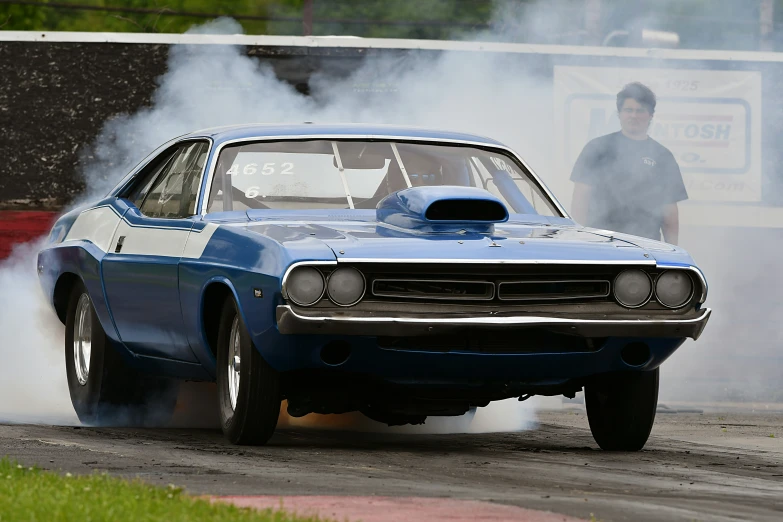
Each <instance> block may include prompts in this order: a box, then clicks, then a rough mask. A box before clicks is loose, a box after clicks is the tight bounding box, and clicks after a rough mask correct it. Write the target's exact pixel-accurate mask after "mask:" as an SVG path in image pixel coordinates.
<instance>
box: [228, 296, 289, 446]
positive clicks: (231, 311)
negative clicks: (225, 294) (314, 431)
mask: <svg viewBox="0 0 783 522" xmlns="http://www.w3.org/2000/svg"><path fill="white" fill-rule="evenodd" d="M237 366H238V369H237ZM217 390H218V401H219V409H220V425H221V428H222V429H223V434H224V435H225V436H226V438H227V439H228V440H229V441H230V442H231V443H233V444H242V445H250V446H260V445H263V444H266V442H267V441H268V440H269V439H270V437H272V434H273V433H274V431H275V428H276V427H277V420H278V417H279V416H280V403H281V397H280V378H279V376H278V373H277V372H276V371H275V370H274V369H273V368H272V367H271V366H269V364H267V362H266V361H265V360H264V358H263V357H261V354H260V353H259V352H258V350H257V349H256V347H255V346H254V345H253V341H252V340H251V339H250V334H249V333H248V331H247V327H246V326H245V323H244V321H242V316H241V315H240V314H239V312H238V308H237V304H236V302H234V299H232V298H229V299H227V300H226V302H225V304H224V305H223V310H222V313H221V316H220V327H219V329H218V343H217Z"/></svg>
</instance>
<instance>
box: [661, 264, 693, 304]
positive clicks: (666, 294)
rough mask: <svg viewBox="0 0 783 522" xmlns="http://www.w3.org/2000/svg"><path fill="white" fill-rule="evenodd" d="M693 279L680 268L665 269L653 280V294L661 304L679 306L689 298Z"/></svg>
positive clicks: (691, 292)
mask: <svg viewBox="0 0 783 522" xmlns="http://www.w3.org/2000/svg"><path fill="white" fill-rule="evenodd" d="M692 294H693V281H692V280H691V278H690V276H689V275H688V274H686V273H685V272H683V271H681V270H667V271H666V272H664V273H662V274H661V275H659V276H658V281H656V282H655V296H656V297H657V298H658V301H660V302H661V304H662V305H663V306H668V307H669V308H679V307H681V306H682V305H684V304H685V303H687V302H688V300H689V299H690V298H691V295H692Z"/></svg>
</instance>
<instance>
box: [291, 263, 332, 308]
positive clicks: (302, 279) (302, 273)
mask: <svg viewBox="0 0 783 522" xmlns="http://www.w3.org/2000/svg"><path fill="white" fill-rule="evenodd" d="M324 286H325V285H324V276H323V274H321V272H319V271H318V270H317V269H315V268H313V267H311V266H300V267H298V268H294V269H293V270H292V271H291V273H290V274H288V278H287V279H286V282H285V291H286V294H288V298H289V299H290V300H291V301H293V302H294V303H295V304H298V305H300V306H310V305H314V304H315V303H317V302H318V300H319V299H321V297H323V295H324Z"/></svg>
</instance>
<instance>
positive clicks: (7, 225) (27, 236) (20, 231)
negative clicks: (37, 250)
mask: <svg viewBox="0 0 783 522" xmlns="http://www.w3.org/2000/svg"><path fill="white" fill-rule="evenodd" d="M57 216H58V213H57V212H46V211H38V210H0V259H5V258H6V257H8V256H9V255H10V254H11V250H12V249H13V247H14V245H16V244H18V243H26V242H27V241H32V240H33V239H35V238H38V237H40V236H43V235H46V234H47V233H48V232H49V229H50V228H51V227H52V224H53V223H54V221H55V220H56V219H57Z"/></svg>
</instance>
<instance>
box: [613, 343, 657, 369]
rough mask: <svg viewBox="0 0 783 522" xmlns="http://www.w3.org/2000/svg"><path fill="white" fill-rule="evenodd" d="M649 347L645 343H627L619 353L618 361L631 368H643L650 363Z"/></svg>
mask: <svg viewBox="0 0 783 522" xmlns="http://www.w3.org/2000/svg"><path fill="white" fill-rule="evenodd" d="M650 356H651V354H650V347H649V346H647V344H646V343H628V344H626V345H625V347H624V348H623V349H622V350H621V351H620V359H622V360H623V362H624V363H625V364H627V365H628V366H632V367H638V366H644V365H645V364H647V363H648V362H649V361H650Z"/></svg>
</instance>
